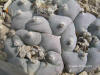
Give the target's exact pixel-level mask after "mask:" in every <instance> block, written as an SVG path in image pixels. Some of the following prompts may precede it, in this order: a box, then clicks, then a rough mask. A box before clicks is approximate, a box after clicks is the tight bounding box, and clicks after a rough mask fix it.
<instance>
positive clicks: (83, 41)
mask: <svg viewBox="0 0 100 75" xmlns="http://www.w3.org/2000/svg"><path fill="white" fill-rule="evenodd" d="M77 39H78V40H77V44H76V48H75V50H74V51H80V50H82V51H84V52H87V50H88V48H89V46H90V42H91V41H92V35H91V33H89V32H83V33H80V34H79V35H77Z"/></svg>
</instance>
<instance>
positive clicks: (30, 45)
mask: <svg viewBox="0 0 100 75" xmlns="http://www.w3.org/2000/svg"><path fill="white" fill-rule="evenodd" d="M30 2H32V5H31V3H30ZM28 4H29V5H28ZM12 7H13V9H12ZM8 8H9V10H8V11H9V13H10V14H11V18H12V19H11V28H12V30H13V31H11V30H10V32H11V33H10V32H9V35H8V37H7V39H6V41H5V43H4V44H5V47H4V51H5V52H6V53H7V54H8V59H7V61H8V62H10V63H12V64H14V65H17V66H19V67H20V68H22V69H23V71H25V72H26V73H27V74H29V75H60V74H61V73H62V72H63V69H65V72H69V73H74V74H78V73H80V72H81V71H84V70H86V71H89V70H90V71H91V70H92V69H94V67H93V68H87V66H88V65H92V66H95V65H96V64H97V65H99V63H100V61H99V59H96V58H98V57H99V56H100V53H99V49H100V40H99V38H100V37H99V29H98V30H96V29H95V28H98V27H99V18H96V17H95V16H94V15H92V14H91V13H85V12H83V11H82V8H81V7H80V6H79V5H78V3H77V2H76V1H75V0H30V1H28V0H27V1H26V0H25V1H24V2H23V1H22V0H15V1H13V2H12V4H11V5H10V6H9V7H8ZM30 8H31V9H30ZM10 11H11V12H10ZM95 26H96V27H95ZM93 27H94V29H93ZM92 30H94V32H92ZM96 32H97V34H96ZM94 35H95V36H94ZM87 53H88V55H87ZM92 61H93V62H92ZM64 65H65V66H64ZM95 68H97V67H95Z"/></svg>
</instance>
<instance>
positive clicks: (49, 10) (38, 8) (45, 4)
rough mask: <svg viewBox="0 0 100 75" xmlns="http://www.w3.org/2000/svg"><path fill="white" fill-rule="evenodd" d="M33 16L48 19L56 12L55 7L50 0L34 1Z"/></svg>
mask: <svg viewBox="0 0 100 75" xmlns="http://www.w3.org/2000/svg"><path fill="white" fill-rule="evenodd" d="M32 10H33V12H34V15H35V14H36V15H42V16H44V17H48V16H49V15H50V14H53V13H54V12H55V11H56V10H57V5H56V4H53V1H52V0H35V1H34V2H33V5H32Z"/></svg>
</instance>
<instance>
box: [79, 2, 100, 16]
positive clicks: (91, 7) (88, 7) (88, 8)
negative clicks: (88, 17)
mask: <svg viewBox="0 0 100 75" xmlns="http://www.w3.org/2000/svg"><path fill="white" fill-rule="evenodd" d="M78 3H79V4H80V5H81V7H82V8H84V11H85V12H90V13H92V14H94V15H95V16H96V17H100V0H78Z"/></svg>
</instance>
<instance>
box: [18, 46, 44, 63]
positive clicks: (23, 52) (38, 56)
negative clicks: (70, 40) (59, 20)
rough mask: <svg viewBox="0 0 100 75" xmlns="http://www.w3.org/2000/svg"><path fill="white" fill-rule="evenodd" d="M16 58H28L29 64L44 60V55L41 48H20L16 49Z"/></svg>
mask: <svg viewBox="0 0 100 75" xmlns="http://www.w3.org/2000/svg"><path fill="white" fill-rule="evenodd" d="M18 50H19V53H18V56H19V57H21V58H28V59H29V60H30V61H31V62H33V63H35V62H36V61H37V60H42V59H44V56H45V53H44V50H43V48H41V47H39V46H32V47H31V46H25V45H23V46H21V47H19V48H18Z"/></svg>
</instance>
